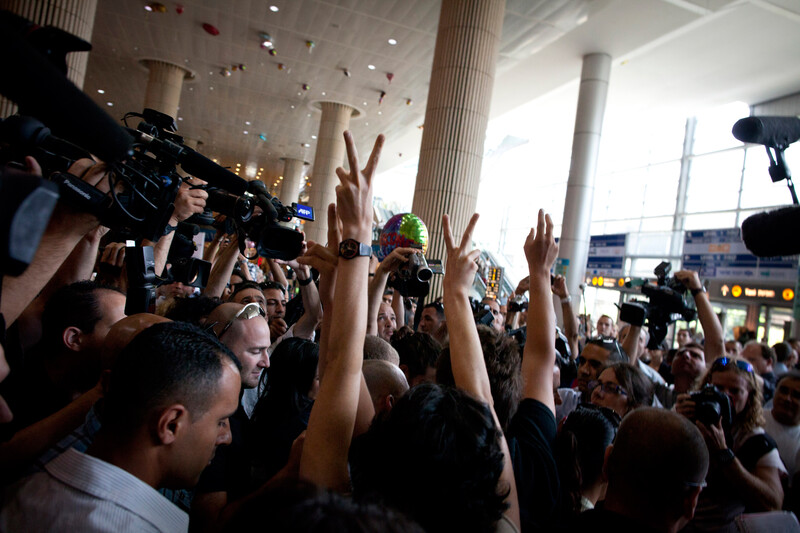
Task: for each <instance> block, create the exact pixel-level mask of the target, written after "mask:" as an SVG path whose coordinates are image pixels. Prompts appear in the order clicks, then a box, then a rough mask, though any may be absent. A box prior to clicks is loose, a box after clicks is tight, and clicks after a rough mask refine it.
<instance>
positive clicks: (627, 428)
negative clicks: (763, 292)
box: [0, 132, 800, 533]
mask: <svg viewBox="0 0 800 533" xmlns="http://www.w3.org/2000/svg"><path fill="white" fill-rule="evenodd" d="M345 144H346V147H347V159H348V167H349V170H344V169H342V168H339V169H337V175H338V177H339V180H340V184H339V186H338V187H337V188H336V203H335V204H331V205H330V206H328V208H327V213H326V215H327V222H328V224H327V227H328V235H327V242H325V243H316V242H311V241H309V242H307V243H304V245H303V250H302V254H301V255H300V256H299V257H297V258H296V259H294V260H291V261H278V260H272V259H267V260H264V261H263V262H261V266H258V265H257V264H256V263H255V262H254V261H251V260H248V259H246V258H245V257H244V256H243V255H241V253H240V246H239V242H238V238H237V236H236V235H226V234H225V233H224V231H223V230H218V231H217V234H216V236H215V237H214V239H213V240H212V241H211V242H210V243H209V244H208V245H207V247H206V249H205V250H204V251H203V252H204V257H205V258H206V259H207V260H209V261H210V262H212V264H213V266H212V268H211V273H210V276H209V278H208V280H207V283H206V284H205V287H204V288H203V289H202V290H201V289H199V288H196V287H193V286H186V285H184V284H183V283H181V282H180V281H175V282H173V283H168V284H165V285H163V286H162V287H161V288H160V289H159V296H158V301H157V305H156V309H155V313H136V314H132V315H130V316H125V306H126V292H128V287H129V284H128V280H127V279H126V275H125V268H124V265H125V250H126V247H125V246H124V245H121V244H118V243H115V242H114V241H113V240H112V239H111V238H110V236H111V234H113V232H111V233H108V230H107V228H103V227H102V226H100V225H99V222H98V220H97V219H95V218H94V217H93V216H92V215H89V214H86V213H79V212H76V211H74V210H72V209H70V208H68V207H65V206H61V207H59V210H58V212H57V213H56V214H55V215H54V216H53V218H52V220H51V223H50V225H49V226H48V228H47V231H46V233H45V235H44V237H43V238H42V242H41V244H40V247H39V252H37V254H36V256H35V257H34V260H33V262H32V264H31V265H30V266H29V267H28V269H27V270H26V271H25V272H24V273H23V274H22V275H20V276H18V277H10V276H6V277H5V278H4V279H3V284H2V299H1V300H0V312H2V317H3V319H4V321H5V328H4V338H3V349H4V351H3V357H0V380H2V383H0V394H2V398H1V399H0V422H1V424H0V428H2V432H3V437H4V438H3V439H2V442H0V477H2V484H3V496H2V504H1V506H0V531H9V532H11V531H114V532H115V533H119V532H121V531H158V532H176V531H188V530H191V531H197V532H205V531H208V532H213V531H243V530H263V531H280V532H283V531H297V532H301V531H304V532H312V531H313V532H323V531H330V532H333V531H336V532H339V531H342V532H344V531H348V532H349V531H354V532H358V531H363V532H383V531H387V532H394V531H397V532H422V531H427V532H444V531H448V532H449V531H457V532H487V533H489V532H514V531H523V532H534V531H588V530H598V531H616V532H633V531H636V532H648V531H652V532H656V531H658V532H674V531H689V532H694V531H741V530H747V531H767V530H770V531H792V530H800V527H798V525H797V520H796V518H795V515H794V514H793V512H794V511H795V510H796V509H797V508H798V504H797V503H798V502H797V494H798V488H799V487H800V482H798V481H795V477H796V476H797V470H798V469H799V468H800V461H798V460H797V457H798V453H800V371H798V370H797V369H796V368H795V366H796V365H797V362H798V348H800V346H798V345H797V344H795V343H794V341H792V342H787V343H781V344H778V345H776V346H775V347H774V348H773V347H770V346H768V345H766V344H763V343H758V342H756V341H751V342H748V343H746V344H745V345H744V346H742V345H741V344H739V343H735V342H725V338H724V336H723V330H722V327H721V325H720V322H719V320H718V318H717V316H716V315H715V313H714V311H713V308H712V306H711V303H710V302H709V299H708V295H707V294H706V292H705V290H704V288H703V284H702V283H701V280H700V278H699V277H698V275H697V274H696V273H695V272H691V271H680V272H677V273H676V278H677V279H678V280H680V281H681V282H682V283H683V284H684V286H685V287H686V289H687V292H688V293H690V294H691V298H693V299H694V304H695V306H696V309H697V312H698V317H699V323H700V325H701V326H702V330H703V334H704V337H703V338H702V339H698V338H697V336H696V335H695V336H693V335H692V332H690V331H688V330H680V331H678V332H677V334H676V335H675V337H676V342H677V348H674V349H670V346H669V345H668V344H666V343H661V344H658V346H656V347H655V348H654V347H652V344H653V343H650V342H649V334H648V331H647V328H646V327H644V324H641V323H630V324H625V323H622V322H620V321H619V320H615V319H614V318H613V317H610V316H606V315H603V316H601V317H599V318H598V319H597V321H596V324H595V325H594V327H593V326H592V324H591V322H590V321H586V320H584V321H583V326H581V320H580V319H579V317H578V315H577V314H576V312H575V310H574V309H573V302H572V298H571V297H570V294H569V292H568V289H567V284H566V281H565V280H564V278H563V277H561V276H555V277H554V278H553V277H551V268H552V266H553V264H554V261H555V259H556V257H557V255H558V245H557V243H556V241H555V236H554V235H553V223H552V220H551V219H550V216H549V215H548V214H546V213H544V212H543V211H541V210H540V211H539V212H538V215H537V219H536V220H534V221H532V222H533V223H534V224H533V225H534V227H533V228H532V229H531V231H530V234H529V235H528V236H527V238H526V240H525V242H524V243H520V245H521V246H523V249H524V252H525V257H526V259H527V263H528V272H529V275H528V276H527V277H526V278H525V279H523V280H522V281H521V282H520V283H519V285H518V286H517V288H516V290H515V291H514V293H513V294H512V295H509V296H508V298H507V300H506V301H505V302H503V301H501V300H498V299H495V298H490V297H487V298H483V299H482V300H478V301H473V300H472V299H471V296H472V292H471V291H472V290H473V289H472V286H473V281H474V279H475V275H476V272H477V271H478V264H477V263H476V259H477V258H478V256H479V254H480V251H479V250H477V249H474V248H473V245H472V235H473V231H474V229H475V227H476V225H477V224H478V218H479V217H478V215H477V214H475V215H473V216H472V218H471V220H470V221H469V224H468V226H467V227H466V228H465V229H464V231H463V234H461V235H454V233H453V231H452V228H451V225H450V219H449V216H448V215H447V214H444V215H443V217H442V226H443V228H444V229H443V235H441V236H432V237H431V238H437V239H438V238H441V239H443V242H444V243H445V246H446V250H447V255H446V260H445V268H444V275H443V277H442V280H441V286H442V295H441V297H439V298H433V295H432V296H431V297H429V298H427V299H424V300H423V299H421V300H419V301H417V300H416V299H413V298H409V297H407V296H406V295H403V294H401V293H400V292H399V291H397V290H395V291H391V290H388V289H387V280H388V279H389V277H390V276H391V275H392V273H396V272H397V271H398V270H400V269H402V268H403V267H404V265H406V264H408V262H409V259H410V258H411V257H412V255H413V254H417V253H420V251H419V250H417V249H414V248H396V249H395V250H394V251H392V252H391V254H389V255H388V256H387V257H386V258H385V259H384V260H383V261H381V262H377V260H376V259H375V258H374V257H370V255H369V254H368V253H365V252H364V250H365V249H367V250H368V249H369V247H370V244H371V241H372V235H373V208H372V185H373V178H374V174H375V169H376V166H377V162H378V159H379V157H380V152H381V148H382V146H383V137H382V136H381V137H379V138H378V139H377V141H376V142H375V145H374V147H373V149H372V152H371V155H370V157H369V159H368V161H367V163H366V165H365V166H364V167H363V169H362V165H361V164H360V162H359V158H358V155H357V152H356V148H355V145H354V142H353V139H352V137H351V135H350V134H349V133H348V132H346V133H345ZM28 163H29V170H30V172H32V173H36V170H37V167H36V164H35V161H33V160H29V161H28ZM72 172H73V173H75V175H81V176H83V179H85V180H86V181H88V182H89V183H91V184H93V185H97V186H98V188H101V189H102V187H103V186H104V185H103V183H104V180H106V181H107V178H106V169H105V168H104V167H103V165H102V164H98V165H93V164H92V163H91V162H80V163H78V164H77V168H74V169H72ZM195 179H196V178H187V179H186V183H185V184H184V185H183V186H182V188H181V190H180V191H179V193H178V197H177V199H176V201H175V204H174V207H175V209H174V214H173V215H172V219H171V220H170V222H169V226H168V229H169V228H173V227H176V226H177V225H178V224H179V223H180V222H182V221H184V220H186V219H188V218H189V217H190V216H192V215H193V214H196V213H200V212H202V211H203V209H204V207H205V199H206V197H207V193H206V192H205V191H203V190H202V189H198V188H196V187H193V186H192V185H195V184H196V183H197V182H196V181H194V180H195ZM105 187H106V190H108V189H107V187H108V185H107V184H106V185H105ZM172 240H173V232H170V231H167V233H166V234H165V235H164V236H163V237H161V239H159V240H158V241H157V242H153V243H150V244H152V245H153V246H154V253H155V264H156V268H157V271H158V272H159V273H161V272H162V271H164V272H166V271H168V263H169V262H170V258H171V256H170V249H171V248H172ZM365 245H366V246H365ZM165 269H167V270H165ZM555 305H560V311H561V314H562V316H563V317H564V323H563V326H562V327H561V328H557V327H556V309H555ZM745 527H746V528H748V529H742V528H745ZM254 528H255V529H254Z"/></svg>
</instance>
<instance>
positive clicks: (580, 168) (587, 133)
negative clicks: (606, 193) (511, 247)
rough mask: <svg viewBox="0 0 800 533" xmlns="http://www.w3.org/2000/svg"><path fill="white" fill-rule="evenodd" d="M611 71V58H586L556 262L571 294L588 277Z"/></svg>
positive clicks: (575, 291)
mask: <svg viewBox="0 0 800 533" xmlns="http://www.w3.org/2000/svg"><path fill="white" fill-rule="evenodd" d="M610 71H611V57H610V56H609V55H607V54H589V55H586V56H584V58H583V69H582V71H581V85H580V90H579V93H578V111H577V114H576V116H575V134H574V136H573V139H572V161H571V162H570V168H569V180H568V181H567V198H566V201H565V202H564V218H563V225H562V226H561V238H560V240H559V252H558V261H557V263H556V270H557V273H559V274H563V275H564V276H565V277H566V278H567V288H568V289H569V292H570V294H579V292H580V291H579V285H580V284H581V282H582V281H583V278H584V276H585V274H586V259H587V256H588V254H589V238H590V236H591V222H592V201H593V199H594V180H595V171H596V169H597V154H598V152H599V150H600V135H601V132H602V130H603V114H604V113H605V108H606V96H607V94H608V78H609V73H610Z"/></svg>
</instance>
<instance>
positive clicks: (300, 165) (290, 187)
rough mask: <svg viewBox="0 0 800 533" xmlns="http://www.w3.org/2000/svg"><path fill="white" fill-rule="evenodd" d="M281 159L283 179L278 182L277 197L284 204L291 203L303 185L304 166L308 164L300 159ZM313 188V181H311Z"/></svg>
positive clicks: (296, 197)
mask: <svg viewBox="0 0 800 533" xmlns="http://www.w3.org/2000/svg"><path fill="white" fill-rule="evenodd" d="M282 159H283V180H282V182H281V184H280V186H281V194H280V196H279V198H280V199H281V202H283V204H284V205H291V203H292V202H296V201H297V199H298V197H299V196H300V188H301V187H302V186H303V181H304V180H303V177H304V176H305V172H304V170H303V169H304V168H305V166H306V165H307V164H308V163H306V162H305V161H303V160H302V159H294V158H291V157H284V158H282ZM312 188H313V183H312Z"/></svg>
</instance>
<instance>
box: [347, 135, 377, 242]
mask: <svg viewBox="0 0 800 533" xmlns="http://www.w3.org/2000/svg"><path fill="white" fill-rule="evenodd" d="M383 141H384V137H383V135H378V138H377V139H376V140H375V146H374V147H373V148H372V154H370V156H369V161H368V162H367V166H366V167H364V169H363V170H361V171H359V163H358V151H357V150H356V146H355V143H354V142H353V135H352V134H351V133H350V132H349V131H346V132H344V142H345V145H346V147H347V161H348V163H349V165H350V170H349V171H346V170H345V169H343V168H342V167H339V168H337V169H336V175H337V176H339V181H340V184H339V185H337V186H336V204H337V210H338V214H339V219H340V220H341V221H342V226H343V228H344V231H345V233H344V234H343V236H344V238H346V239H352V238H354V239H358V240H360V241H361V242H364V241H368V240H371V239H370V236H371V234H372V178H373V176H374V175H375V169H376V168H377V166H378V159H379V158H380V155H381V149H382V148H383Z"/></svg>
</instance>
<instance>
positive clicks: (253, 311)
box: [211, 302, 267, 339]
mask: <svg viewBox="0 0 800 533" xmlns="http://www.w3.org/2000/svg"><path fill="white" fill-rule="evenodd" d="M259 315H260V316H263V317H266V316H267V314H266V313H265V312H264V310H263V309H261V306H260V305H258V304H257V303H255V302H253V303H249V304H247V305H245V306H244V307H242V308H241V309H240V310H239V312H238V313H236V314H235V315H233V318H231V319H230V320H228V323H227V324H225V327H224V328H222V331H220V332H219V335H217V338H218V339H221V338H222V336H223V335H225V332H226V331H228V330H229V329H230V327H231V326H232V325H233V323H234V322H235V321H237V320H239V319H241V320H250V319H251V318H255V317H257V316H259ZM216 324H217V323H216V322H215V323H214V324H211V327H212V328H213V327H214V326H215V325H216Z"/></svg>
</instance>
